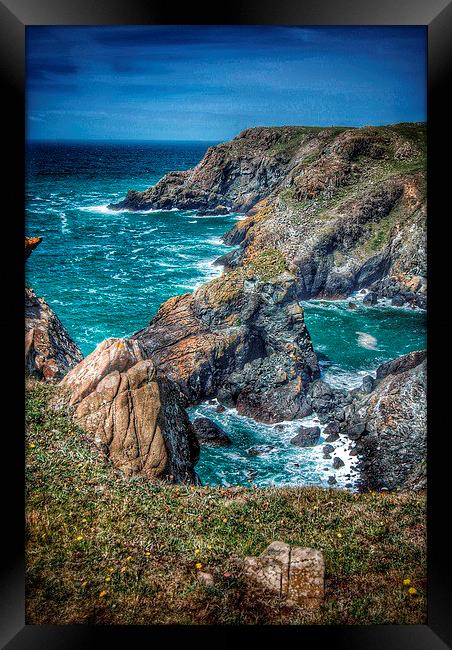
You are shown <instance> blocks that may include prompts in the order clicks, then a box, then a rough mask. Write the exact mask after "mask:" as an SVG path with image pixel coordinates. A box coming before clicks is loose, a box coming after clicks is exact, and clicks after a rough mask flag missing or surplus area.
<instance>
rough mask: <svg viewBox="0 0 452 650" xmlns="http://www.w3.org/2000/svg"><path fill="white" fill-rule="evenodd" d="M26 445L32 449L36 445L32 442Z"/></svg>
mask: <svg viewBox="0 0 452 650" xmlns="http://www.w3.org/2000/svg"><path fill="white" fill-rule="evenodd" d="M28 446H29V447H30V449H34V448H35V447H36V445H35V443H34V442H30V444H29V445H28Z"/></svg>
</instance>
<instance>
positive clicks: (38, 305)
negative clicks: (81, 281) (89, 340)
mask: <svg viewBox="0 0 452 650" xmlns="http://www.w3.org/2000/svg"><path fill="white" fill-rule="evenodd" d="M41 242H42V237H25V260H27V259H28V258H29V257H30V255H31V253H32V252H33V251H34V249H35V248H36V246H38V245H39V244H40V243H41ZM82 358H83V357H82V353H81V352H80V350H79V349H78V347H77V346H76V345H75V343H74V341H73V340H72V339H71V337H70V336H69V334H68V333H67V331H66V330H65V328H64V327H63V325H62V324H61V321H60V319H59V318H58V317H57V316H56V314H54V312H53V311H52V310H51V309H50V307H49V305H48V304H47V303H46V301H45V300H44V299H43V298H38V297H37V296H36V294H35V292H34V291H33V289H31V288H29V287H26V288H25V370H26V372H28V373H29V374H30V375H32V376H34V377H37V378H38V379H41V380H44V381H58V380H60V379H62V378H63V377H64V375H65V374H66V373H67V372H68V370H70V369H71V368H73V367H74V366H75V365H77V363H78V362H79V361H81V360H82Z"/></svg>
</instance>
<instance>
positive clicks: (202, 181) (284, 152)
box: [109, 126, 328, 213]
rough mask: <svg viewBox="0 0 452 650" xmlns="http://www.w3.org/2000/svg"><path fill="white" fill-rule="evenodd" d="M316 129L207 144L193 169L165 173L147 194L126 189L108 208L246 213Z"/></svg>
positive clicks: (263, 131) (261, 130) (249, 133)
mask: <svg viewBox="0 0 452 650" xmlns="http://www.w3.org/2000/svg"><path fill="white" fill-rule="evenodd" d="M319 131H322V130H321V129H306V128H303V127H297V126H287V127H273V128H265V127H258V128H254V129H247V130H246V131H243V132H242V133H240V135H238V136H237V137H236V138H234V139H233V140H231V141H229V142H225V143H223V144H219V145H217V146H215V147H210V148H209V149H208V150H207V152H206V154H205V156H204V158H203V159H202V160H201V162H200V163H199V164H198V165H196V167H194V168H193V169H189V170H187V171H184V172H171V173H170V174H166V176H164V177H163V178H162V179H161V180H160V181H159V182H158V183H157V184H156V185H155V186H154V187H151V188H149V189H148V190H146V191H145V192H136V191H134V190H129V192H128V194H127V197H126V199H125V200H124V201H121V202H120V203H117V204H112V205H110V206H109V207H110V208H113V209H115V208H116V209H120V208H127V209H130V210H146V209H150V208H162V209H166V208H179V209H186V210H191V209H196V210H199V211H200V212H202V211H208V212H212V213H215V212H217V213H221V212H224V211H231V210H234V211H240V212H242V211H246V210H248V209H249V208H251V207H252V206H253V205H254V204H255V203H256V202H257V201H259V200H260V199H261V198H264V197H266V196H268V195H269V194H270V192H272V190H274V188H275V187H277V185H278V184H279V183H280V182H281V181H282V179H283V178H284V177H285V176H286V174H287V173H288V170H289V169H290V168H291V166H292V163H293V161H294V159H296V157H297V151H298V150H299V149H300V147H301V149H302V151H303V152H306V154H308V153H309V152H310V151H311V144H310V142H311V140H313V141H314V140H315V136H316V134H317V133H318V132H319ZM327 137H328V135H327V134H324V135H321V136H320V138H327ZM313 146H314V145H313Z"/></svg>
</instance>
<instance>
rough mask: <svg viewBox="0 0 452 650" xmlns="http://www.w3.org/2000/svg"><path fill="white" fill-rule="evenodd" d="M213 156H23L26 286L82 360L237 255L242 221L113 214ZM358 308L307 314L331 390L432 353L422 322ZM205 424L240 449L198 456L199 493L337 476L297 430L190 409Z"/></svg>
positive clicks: (162, 149) (206, 408)
mask: <svg viewBox="0 0 452 650" xmlns="http://www.w3.org/2000/svg"><path fill="white" fill-rule="evenodd" d="M208 146H209V143H149V144H140V145H137V144H131V143H128V144H124V143H116V144H115V143H112V144H108V145H106V144H95V143H90V144H77V143H65V144H39V143H33V144H30V145H29V146H28V150H27V205H26V233H27V234H29V235H40V236H42V237H43V242H42V244H41V245H40V246H39V247H38V248H37V249H36V250H35V252H34V253H33V254H32V256H31V257H30V258H29V260H28V262H27V268H26V276H27V282H28V283H29V284H30V285H31V286H32V287H33V288H34V289H35V291H36V293H37V294H38V295H40V296H43V297H45V299H46V300H47V302H48V303H49V305H50V306H51V307H52V309H54V311H55V312H56V313H57V315H58V316H59V317H60V319H61V320H62V322H63V323H64V325H65V327H66V328H67V330H68V331H69V333H70V334H71V336H72V337H73V339H74V340H75V341H76V343H77V344H78V345H79V347H80V348H81V350H82V352H83V353H84V354H85V355H86V354H88V353H89V352H91V351H92V350H93V349H94V348H95V346H96V345H97V344H98V343H100V342H101V341H102V340H103V339H105V338H106V337H109V336H125V335H128V334H131V333H132V332H134V331H136V330H138V329H140V328H142V327H143V326H145V325H146V324H147V323H148V322H149V320H150V319H151V318H152V316H153V315H154V314H155V313H156V311H157V309H158V307H159V305H160V304H161V303H162V302H163V301H164V300H166V299H167V298H169V297H171V296H173V295H176V294H181V293H186V292H187V291H192V290H193V289H194V288H195V287H196V286H199V284H201V283H202V282H204V281H205V280H207V279H209V278H211V277H214V276H215V275H217V274H218V273H219V269H218V268H217V267H214V266H213V265H212V262H213V260H214V259H215V258H216V257H218V256H220V255H222V254H224V253H225V252H226V251H227V250H230V249H229V248H228V247H226V246H225V245H224V244H222V242H221V239H220V238H221V235H222V234H224V233H225V232H226V231H227V230H228V229H229V228H231V227H232V225H233V224H234V223H235V221H236V220H237V219H238V218H240V215H236V214H231V215H226V216H209V215H206V216H200V215H197V214H196V212H193V211H191V212H187V211H176V210H174V211H165V212H162V211H151V212H149V211H148V212H140V213H136V212H134V213H130V212H125V211H123V212H113V211H110V210H108V209H107V208H106V205H107V204H108V203H110V202H116V201H118V200H120V199H121V198H123V197H124V195H125V194H126V192H127V190H128V189H129V188H134V189H137V190H144V189H146V188H147V187H149V186H150V185H152V184H154V183H155V182H156V181H157V180H158V179H159V178H161V177H162V176H163V175H164V174H165V173H166V172H168V171H172V170H176V169H177V170H180V169H188V168H190V167H192V166H193V165H195V164H196V163H197V162H198V161H199V160H200V159H201V158H202V156H203V155H204V153H205V151H206V149H207V147H208ZM361 298H362V296H359V295H358V296H357V297H356V299H353V298H352V299H351V300H354V301H355V302H356V304H357V305H358V308H357V309H356V310H353V311H352V310H350V309H348V308H347V305H348V302H349V301H334V302H331V301H329V302H328V301H309V302H307V303H305V304H304V308H305V318H306V323H307V325H308V328H309V331H310V333H311V336H312V339H313V342H314V347H315V349H316V350H317V351H318V352H321V353H322V355H326V356H321V360H322V361H321V364H322V371H323V375H324V378H325V379H326V380H327V381H329V382H330V383H332V384H334V385H335V386H344V387H352V386H356V385H359V383H360V382H361V380H362V377H363V376H364V375H365V374H368V373H371V372H373V371H375V369H376V367H377V366H378V365H379V364H380V363H382V362H384V361H387V360H389V359H391V358H394V357H396V356H398V355H401V354H404V353H406V352H409V351H410V350H414V349H419V348H422V347H425V335H426V334H425V331H426V330H425V325H426V324H425V314H424V313H422V312H419V311H411V310H405V309H397V308H392V307H389V306H378V307H365V306H364V305H362V302H361ZM200 414H203V415H208V416H209V417H212V419H214V420H215V421H216V422H218V424H220V426H222V427H223V428H224V429H225V430H226V431H227V433H228V434H229V435H230V437H231V438H232V439H233V445H232V446H231V447H229V448H225V449H210V448H203V450H202V453H201V459H200V461H199V463H198V466H197V470H198V473H199V475H200V477H201V480H202V481H203V482H204V483H212V484H214V483H215V484H217V483H222V484H233V483H245V484H246V483H249V482H254V483H255V484H257V485H264V484H269V483H275V484H278V485H279V484H287V483H291V484H307V483H311V484H322V485H326V484H327V483H326V481H327V477H328V476H329V475H331V471H330V469H328V468H327V469H325V467H326V466H325V461H323V459H322V455H321V446H320V445H317V446H316V447H314V448H310V449H299V448H296V447H294V446H293V445H290V443H289V440H290V438H291V437H292V436H293V435H294V434H295V432H296V429H297V427H298V426H299V424H300V423H299V422H298V423H293V422H292V423H287V424H286V425H285V426H284V427H283V430H282V431H281V430H278V429H276V428H275V427H274V426H266V425H262V424H257V423H255V422H254V421H252V420H249V419H247V418H243V417H240V416H238V415H237V413H236V412H235V411H233V410H227V411H225V412H224V413H217V412H216V410H215V405H214V404H202V405H199V406H197V407H194V408H193V409H191V415H192V416H193V417H194V416H196V415H200ZM311 421H312V418H311ZM314 423H315V422H314ZM256 445H266V446H267V447H266V448H265V449H264V450H263V453H260V454H258V455H250V454H249V453H248V449H249V448H250V447H255V446H256ZM270 447H272V448H270ZM339 455H340V454H339ZM343 459H344V460H347V459H346V458H345V457H344V458H343ZM348 475H350V478H347V476H348ZM336 477H337V480H338V485H345V484H348V483H349V482H350V481H351V482H353V461H349V460H347V462H346V465H345V468H343V469H342V470H340V471H339V472H338V473H337V474H336Z"/></svg>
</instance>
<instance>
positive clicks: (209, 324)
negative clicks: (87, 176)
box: [26, 124, 427, 490]
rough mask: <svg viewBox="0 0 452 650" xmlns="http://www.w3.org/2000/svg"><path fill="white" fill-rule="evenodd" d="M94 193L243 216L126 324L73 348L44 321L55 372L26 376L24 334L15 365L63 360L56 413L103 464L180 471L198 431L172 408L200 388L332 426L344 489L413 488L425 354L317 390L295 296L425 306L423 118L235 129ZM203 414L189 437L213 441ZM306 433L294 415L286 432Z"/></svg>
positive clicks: (312, 439) (306, 440)
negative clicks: (139, 177) (120, 192)
mask: <svg viewBox="0 0 452 650" xmlns="http://www.w3.org/2000/svg"><path fill="white" fill-rule="evenodd" d="M109 207H110V208H113V209H128V210H143V209H172V208H177V209H190V210H192V209H193V210H197V211H198V212H200V213H206V212H208V213H215V214H221V213H223V212H225V211H244V212H246V213H247V214H246V216H245V218H244V219H242V220H241V221H239V222H237V224H236V225H235V226H234V227H233V228H232V230H230V231H229V232H228V233H226V234H225V236H224V241H225V243H227V244H229V245H233V246H236V247H237V248H235V249H234V250H233V251H231V252H230V253H228V254H226V255H225V256H223V257H222V258H220V259H219V260H218V261H217V262H218V263H219V264H221V265H222V266H223V268H224V270H223V273H222V274H221V276H220V277H218V278H215V279H214V280H211V281H210V282H207V283H205V284H204V285H202V286H201V287H199V288H198V289H197V290H196V291H195V292H194V293H192V294H185V295H182V296H176V297H174V298H171V299H170V300H168V301H167V302H165V303H164V304H163V305H162V306H161V307H160V309H159V311H158V312H157V314H156V315H155V316H154V318H152V320H151V321H150V323H149V325H148V326H147V327H145V328H144V329H142V330H140V331H139V332H137V333H135V334H134V335H133V336H131V337H130V338H128V339H116V340H114V339H108V340H107V341H104V343H102V344H101V345H100V346H98V348H97V349H96V350H95V351H94V352H93V353H92V354H91V355H89V356H88V357H87V358H86V359H84V360H81V355H80V353H79V352H78V351H77V349H76V346H74V345H73V344H72V345H73V347H71V346H70V343H69V341H68V337H67V335H66V334H65V333H62V331H63V330H62V326H61V328H60V327H58V333H59V337H57V338H56V339H55V336H52V337H49V339H50V340H51V341H52V345H53V347H56V348H58V347H60V348H61V350H62V354H59V355H58V354H57V355H55V354H53V356H52V360H53V361H52V363H50V365H52V364H56V366H57V369H56V370H54V371H53V373H49V372H47V371H43V372H41V374H39V373H37V371H36V366H37V364H36V362H35V361H33V363H32V362H31V361H30V360H31V359H34V358H35V357H36V354H35V356H34V357H33V354H32V353H31V346H30V345H29V346H28V353H27V357H26V358H27V359H28V361H27V364H28V365H27V368H28V369H29V371H30V372H34V374H38V376H39V378H41V379H44V380H48V379H61V378H62V377H63V376H64V375H66V376H65V378H64V379H63V381H62V386H63V387H64V389H65V391H66V394H67V395H68V398H67V399H68V400H69V405H70V407H71V408H72V413H73V417H74V418H75V420H76V421H77V422H78V423H79V424H80V425H81V426H82V428H84V429H85V430H87V431H89V432H90V433H91V434H92V435H93V437H94V438H95V440H96V441H97V442H98V444H99V446H100V447H101V448H103V449H104V451H105V453H107V454H108V455H109V456H110V458H111V459H112V460H113V462H114V463H115V465H116V466H117V467H118V468H119V469H121V471H125V473H127V474H133V473H143V474H145V475H146V476H148V477H149V478H152V479H155V478H164V479H165V480H174V481H176V482H192V483H193V482H195V483H196V482H197V477H196V472H195V470H194V466H195V463H196V460H197V458H198V455H199V442H198V441H197V438H196V431H195V429H196V427H195V429H194V428H193V427H192V425H191V424H190V422H189V420H188V417H187V415H186V413H185V408H187V407H188V406H192V405H194V404H199V403H200V402H202V401H205V400H209V399H212V398H215V399H217V400H218V402H219V403H220V404H223V405H224V406H225V407H229V408H231V407H232V408H235V409H237V412H238V413H239V414H241V415H245V416H247V417H251V418H253V419H254V420H256V421H260V422H265V423H278V422H283V421H288V420H289V421H290V420H301V419H303V418H304V417H307V416H309V415H311V414H315V415H316V416H317V418H318V420H319V422H320V423H321V424H322V425H326V427H327V431H328V433H327V436H328V439H329V442H328V443H327V445H331V443H336V444H335V445H334V446H333V450H336V451H337V448H338V444H339V443H338V441H339V442H341V444H342V443H343V441H344V440H345V441H346V444H347V445H348V446H347V447H346V449H344V451H346V452H347V453H349V452H351V453H352V454H353V455H354V456H356V457H357V458H358V465H357V467H358V472H359V481H358V485H359V489H362V490H374V489H377V490H381V489H389V490H394V489H405V488H407V489H408V488H409V489H423V488H425V485H426V475H425V457H426V412H425V411H426V377H425V375H426V359H425V352H422V351H420V352H414V353H410V354H408V355H405V356H404V357H401V358H400V359H398V360H395V361H393V362H391V363H389V364H384V365H383V366H380V368H378V370H377V375H376V377H375V378H374V377H368V378H365V381H364V382H363V385H362V386H361V387H360V388H359V389H355V390H353V391H344V390H342V391H341V390H338V389H334V388H332V387H331V386H329V385H328V384H327V383H325V382H324V381H322V380H321V379H320V370H319V364H318V359H317V355H316V353H315V350H314V348H313V345H312V342H311V338H310V336H309V332H308V330H307V328H306V325H305V322H304V312H303V307H302V301H304V300H307V299H310V298H324V299H332V298H345V297H348V296H350V295H351V294H352V293H354V292H356V291H365V292H366V296H365V300H366V301H367V304H371V305H375V304H378V301H379V300H380V299H385V300H391V301H392V304H394V305H400V306H412V307H417V308H419V307H420V308H422V309H424V308H425V307H426V299H427V298H426V297H427V284H426V246H425V228H426V224H425V220H426V194H425V125H423V124H402V125H394V126H388V127H365V128H362V129H345V128H326V129H323V128H305V127H274V128H273V127H269V128H256V129H248V130H247V131H244V132H243V133H241V134H240V135H239V136H237V138H234V140H232V141H230V142H228V143H224V144H222V145H218V146H217V147H211V148H210V149H209V150H208V151H207V153H206V155H205V156H204V158H203V160H202V161H201V162H200V163H199V164H198V165H197V166H196V167H195V168H194V169H192V170H188V171H187V172H172V173H170V174H167V175H166V176H165V177H164V178H163V179H161V180H160V181H159V182H158V183H157V184H156V185H155V186H154V187H152V188H150V189H149V190H146V191H145V192H141V193H139V192H134V191H129V193H128V195H127V197H126V198H125V200H124V201H122V202H120V203H118V204H115V205H111V206H109ZM28 249H29V250H30V252H31V250H32V243H31V241H30V244H29V246H28ZM26 251H27V245H26ZM28 291H29V292H30V291H31V290H28ZM31 293H32V292H31ZM33 296H34V294H33ZM33 296H31V294H30V295H29V298H28V300H29V302H30V301H32V300H34V299H36V297H34V298H33ZM36 300H37V299H36ZM47 310H48V307H47ZM35 311H36V310H35ZM35 311H33V310H32V309H30V310H29V311H28V312H27V328H28V331H33V332H35V331H37V327H36V323H37V320H39V317H38V316H37V315H36V313H35ZM48 311H49V312H50V310H48ZM52 318H55V319H56V317H55V316H54V315H53V313H52V315H51V316H49V317H48V318H47V321H46V322H50V321H52ZM41 321H42V318H41ZM58 322H59V321H58ZM38 329H39V328H38ZM50 329H51V328H50ZM53 329H55V328H53ZM52 331H53V330H52ZM29 338H30V336H29ZM41 347H42V346H41ZM48 347H49V350H50V347H51V346H48ZM41 356H42V351H41ZM48 356H49V358H50V356H51V353H50V352H49V355H48ZM44 357H45V353H44ZM39 363H41V366H42V365H43V363H44V365H45V362H41V361H40V362H39ZM33 364H34V365H33ZM47 365H49V364H47ZM74 366H75V367H74ZM74 409H75V410H74ZM203 427H204V428H203V436H204V441H203V440H201V442H205V441H206V440H210V441H211V444H217V443H216V442H215V435H214V433H212V431H211V430H209V427H207V425H206V423H204V425H203ZM216 433H217V434H218V432H216ZM223 433H226V434H227V431H226V432H223ZM314 433H315V435H314ZM200 437H201V438H202V436H200ZM212 440H213V441H214V442H213V443H212ZM318 440H319V432H313V431H306V430H304V431H302V430H300V432H299V435H298V436H296V440H295V441H294V442H293V444H298V445H300V446H306V445H310V444H318ZM331 453H332V452H331V450H329V449H328V446H327V449H326V451H325V457H326V460H329V459H331ZM332 460H333V463H332V467H333V469H336V470H337V469H340V467H341V462H342V464H343V461H342V460H341V459H340V458H339V457H337V456H335V457H334V458H333V459H332ZM332 478H333V479H334V475H333V477H332ZM331 484H334V480H331Z"/></svg>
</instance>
